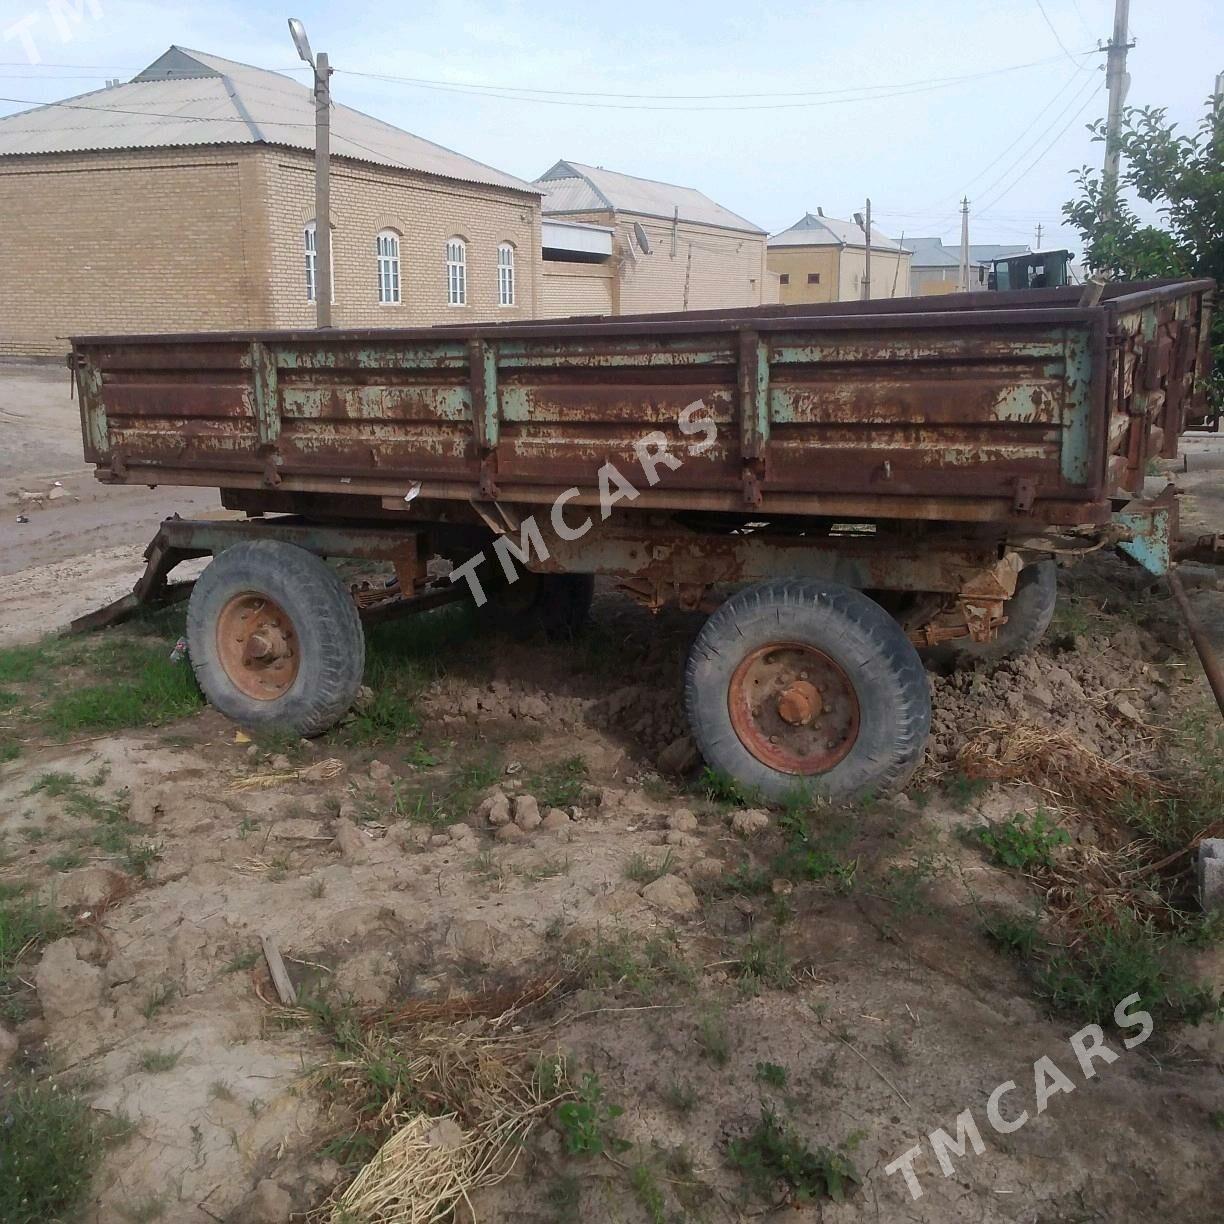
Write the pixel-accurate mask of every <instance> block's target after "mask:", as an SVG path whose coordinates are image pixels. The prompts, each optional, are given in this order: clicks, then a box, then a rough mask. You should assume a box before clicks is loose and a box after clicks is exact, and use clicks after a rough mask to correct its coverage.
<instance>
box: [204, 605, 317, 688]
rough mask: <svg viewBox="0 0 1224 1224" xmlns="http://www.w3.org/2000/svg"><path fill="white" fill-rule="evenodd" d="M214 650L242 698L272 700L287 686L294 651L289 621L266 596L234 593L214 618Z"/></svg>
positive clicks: (294, 668)
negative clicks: (215, 630) (241, 693)
mask: <svg viewBox="0 0 1224 1224" xmlns="http://www.w3.org/2000/svg"><path fill="white" fill-rule="evenodd" d="M217 654H218V657H219V658H220V660H221V666H222V667H223V668H224V669H225V674H226V675H227V676H228V677H229V678H230V680H231V681H233V683H234V685H235V687H236V688H238V689H239V690H240V691H241V692H243V693H245V694H246V695H247V696H248V697H254V698H256V699H258V700H261V701H275V700H276V698H278V697H282V696H284V694H285V693H287V692H288V691H289V689H290V688H292V687H293V682H294V681H295V680H296V679H297V676H298V668H299V665H300V652H299V650H298V645H297V634H296V633H295V632H294V628H293V622H292V621H291V620H290V619H289V616H288V614H287V613H286V612H285V610H284V609H283V608H282V607H281V606H280V605H279V604H278V603H276V602H275V601H274V600H271V599H269V598H268V597H267V596H266V595H260V594H258V593H256V592H253V591H249V592H246V593H244V594H242V595H235V596H234V597H233V599H231V600H230V601H229V602H228V603H227V604H226V605H225V607H224V608H222V609H221V614H220V616H218V617H217Z"/></svg>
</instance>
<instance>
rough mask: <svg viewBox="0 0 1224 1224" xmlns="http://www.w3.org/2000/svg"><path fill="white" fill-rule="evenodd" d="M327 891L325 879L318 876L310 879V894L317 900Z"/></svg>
mask: <svg viewBox="0 0 1224 1224" xmlns="http://www.w3.org/2000/svg"><path fill="white" fill-rule="evenodd" d="M326 891H327V881H326V880H325V879H324V878H323V877H322V876H318V877H316V878H315V879H313V880H311V881H310V895H311V896H312V897H313V898H314V899H315V900H316V901H317V900H318V899H319V898H320V897H321V896H323V894H324V893H325V892H326Z"/></svg>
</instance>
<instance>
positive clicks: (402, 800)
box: [394, 754, 503, 829]
mask: <svg viewBox="0 0 1224 1224" xmlns="http://www.w3.org/2000/svg"><path fill="white" fill-rule="evenodd" d="M502 774H503V770H502V765H501V760H500V758H499V757H498V756H497V755H496V754H493V755H489V756H487V757H485V758H484V759H483V760H479V761H475V762H472V763H469V764H463V765H459V766H457V767H456V768H454V769H453V770H451V771H449V772H445V771H444V772H442V773H441V774H440V775H431V777H430V779H429V781H428V783H427V784H426V785H425V786H421V785H420V784H419V783H417V782H414V781H409V782H402V783H400V784H399V786H397V788H396V797H395V809H394V810H395V815H396V816H397V817H398V818H399V819H401V820H409V821H412V822H413V823H415V824H425V825H429V826H430V827H431V828H435V829H441V828H445V827H446V826H447V825H449V824H454V823H455V822H456V821H459V820H462V819H463V818H464V817H465V816H466V815H467V814H468V813H469V812H470V811H471V810H472V809H473V808H474V807H476V804H477V801H478V799H479V798H480V793H481V792H482V791H484V790H487V789H488V788H489V787H490V786H492V785H493V784H494V783H495V782H497V781H498V780H499V779H500V778H501V777H502Z"/></svg>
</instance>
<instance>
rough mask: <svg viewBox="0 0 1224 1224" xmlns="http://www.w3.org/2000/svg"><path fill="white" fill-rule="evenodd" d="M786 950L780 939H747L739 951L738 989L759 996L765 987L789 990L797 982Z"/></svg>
mask: <svg viewBox="0 0 1224 1224" xmlns="http://www.w3.org/2000/svg"><path fill="white" fill-rule="evenodd" d="M794 982H795V975H794V973H793V971H792V969H791V963H790V959H789V958H788V957H787V955H786V949H785V947H784V946H783V945H782V941H781V940H780V939H778V938H773V939H769V940H759V939H755V938H750V939H748V940H746V941H745V942H744V943H743V944H742V945H741V947H740V950H739V988H740V992H741V993H742V994H745V995H750V996H754V997H755V996H756V995H759V994H760V993H761V991H762V990H766V989H771V990H787V989H789V988H790V987H791V986H793V985H794Z"/></svg>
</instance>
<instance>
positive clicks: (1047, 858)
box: [975, 808, 1071, 871]
mask: <svg viewBox="0 0 1224 1224" xmlns="http://www.w3.org/2000/svg"><path fill="white" fill-rule="evenodd" d="M975 835H976V837H977V840H978V841H979V842H980V843H981V844H982V845H983V846H985V847H986V849H987V850H988V851H989V852H990V857H991V858H992V859H993V860H994V861H995V862H996V863H998V864H999V865H1000V866H1001V867H1011V868H1013V869H1015V870H1016V871H1032V870H1033V869H1034V868H1036V867H1052V866H1053V865H1054V852H1055V850H1057V849H1058V847H1059V846H1066V845H1069V844H1070V842H1071V835H1070V834H1069V833H1068V832H1067V831H1066V829H1063V828H1060V827H1059V826H1058V825H1057V824H1055V823H1054V821H1053V820H1052V819H1051V818H1050V816H1049V814H1048V813H1047V812H1046V811H1045V810H1044V809H1043V808H1038V809H1037V810H1036V811H1035V812H1032V813H1024V812H1014V813H1013V814H1012V815H1011V816H1009V817H1008V818H1007V819H1006V820H1001V821H996V822H995V823H993V824H989V825H987V826H986V827H985V828H982V829H977V830H976V831H975Z"/></svg>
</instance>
